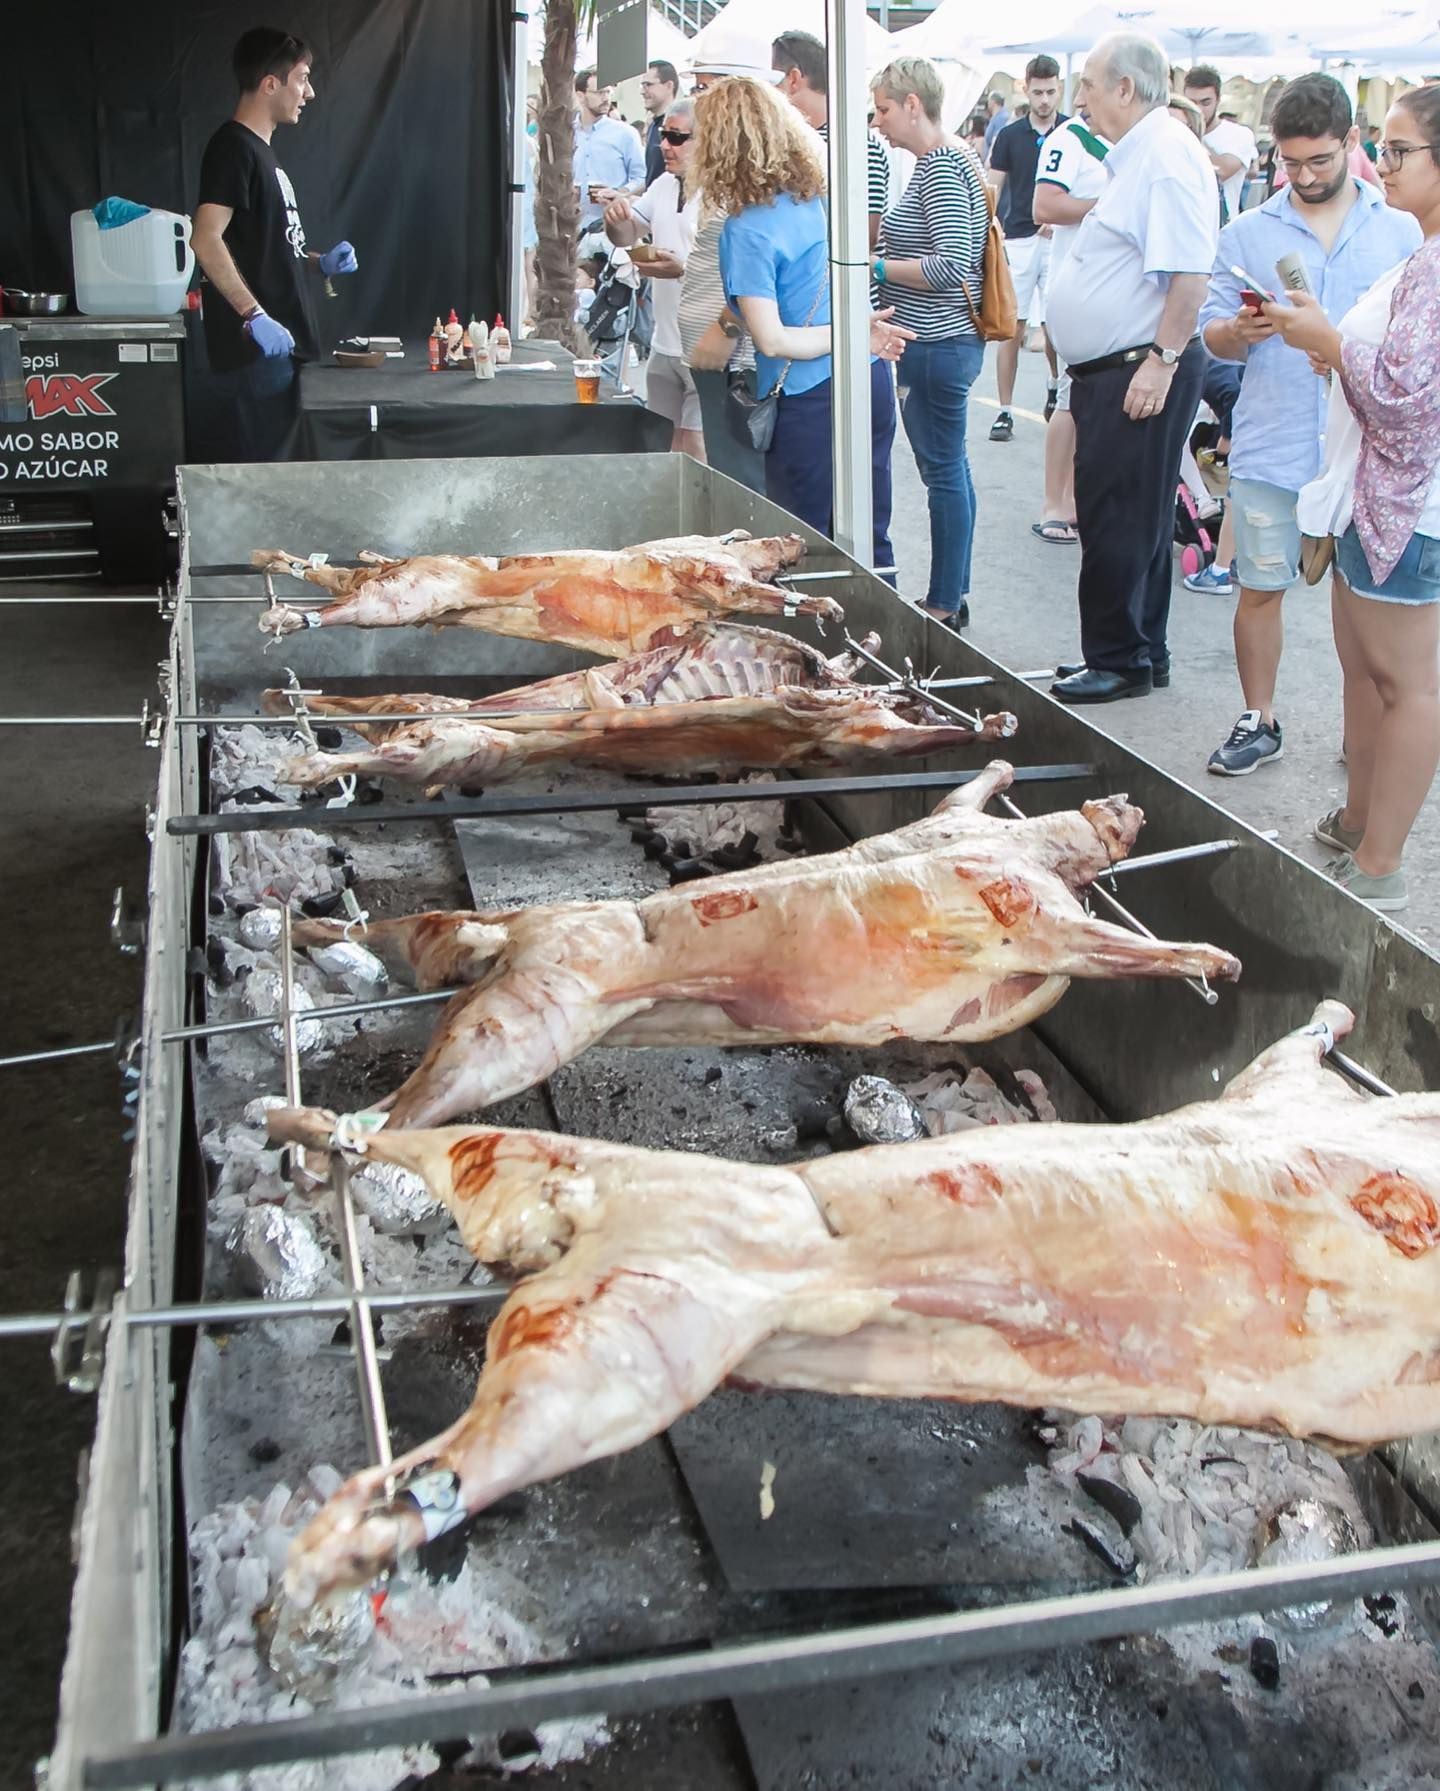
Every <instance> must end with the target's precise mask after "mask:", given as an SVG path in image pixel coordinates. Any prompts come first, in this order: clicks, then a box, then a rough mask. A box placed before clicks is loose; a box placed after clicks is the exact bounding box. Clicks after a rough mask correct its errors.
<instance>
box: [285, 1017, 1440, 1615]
mask: <svg viewBox="0 0 1440 1791" xmlns="http://www.w3.org/2000/svg"><path fill="white" fill-rule="evenodd" d="M1352 1019H1353V1017H1352V1015H1351V1014H1350V1012H1349V1010H1348V1009H1346V1008H1344V1007H1341V1006H1340V1005H1339V1003H1338V1002H1326V1003H1322V1005H1321V1006H1320V1008H1319V1009H1317V1011H1316V1014H1315V1018H1314V1021H1313V1022H1312V1023H1311V1025H1310V1026H1308V1027H1306V1028H1305V1029H1304V1030H1303V1031H1300V1032H1296V1033H1292V1034H1291V1035H1290V1036H1289V1037H1288V1038H1286V1039H1283V1040H1281V1041H1280V1043H1278V1044H1276V1045H1273V1046H1271V1048H1270V1049H1269V1050H1268V1051H1266V1052H1264V1053H1263V1054H1262V1055H1261V1056H1260V1057H1259V1058H1257V1059H1256V1061H1255V1062H1254V1063H1253V1064H1252V1065H1251V1066H1250V1067H1249V1069H1247V1070H1245V1071H1244V1072H1243V1073H1242V1074H1241V1075H1239V1076H1238V1077H1236V1079H1235V1080H1234V1081H1233V1082H1232V1083H1231V1084H1230V1085H1229V1087H1228V1088H1227V1089H1226V1090H1225V1092H1224V1094H1223V1095H1222V1096H1221V1097H1220V1098H1219V1099H1218V1100H1212V1101H1205V1102H1201V1103H1199V1104H1197V1105H1195V1106H1191V1107H1183V1108H1181V1109H1179V1111H1177V1112H1174V1113H1169V1114H1164V1115H1162V1116H1160V1117H1159V1118H1157V1119H1151V1120H1145V1121H1142V1122H1140V1123H1138V1124H1133V1125H1093V1126H1079V1125H1046V1126H1001V1127H993V1126H992V1127H985V1128H983V1129H981V1130H979V1131H974V1132H965V1133H959V1134H953V1135H951V1136H949V1137H945V1138H937V1139H929V1140H921V1141H919V1142H917V1143H913V1144H901V1145H880V1146H876V1147H874V1148H872V1149H870V1150H863V1151H856V1152H849V1153H843V1154H840V1155H836V1156H831V1157H826V1158H821V1159H819V1160H815V1161H810V1162H804V1163H797V1164H795V1165H794V1166H793V1167H790V1168H772V1167H768V1166H763V1165H758V1164H753V1163H732V1162H725V1161H722V1160H719V1159H717V1158H713V1157H702V1156H686V1155H682V1154H679V1153H674V1152H666V1151H650V1150H640V1149H636V1148H634V1147H631V1146H627V1145H620V1144H608V1143H600V1142H596V1141H594V1140H590V1139H581V1138H569V1137H560V1136H556V1135H554V1134H549V1133H544V1132H525V1131H505V1130H501V1129H499V1128H488V1129H485V1128H482V1129H478V1130H477V1129H474V1128H468V1127H459V1126H456V1127H448V1128H443V1129H439V1130H433V1131H418V1132H395V1131H392V1130H391V1129H390V1128H389V1127H386V1128H385V1129H383V1130H381V1131H379V1132H378V1133H375V1134H373V1135H371V1136H370V1137H369V1138H368V1140H367V1141H366V1143H365V1144H364V1146H363V1148H364V1149H365V1150H367V1151H368V1152H369V1154H370V1155H371V1156H373V1157H375V1158H377V1159H379V1160H380V1161H381V1162H386V1163H398V1164H400V1165H402V1166H403V1167H404V1168H406V1169H409V1170H411V1171H413V1172H414V1173H416V1174H418V1175H420V1176H422V1177H423V1178H424V1179H425V1181H426V1182H427V1183H428V1185H429V1187H430V1190H431V1192H432V1193H433V1194H434V1195H435V1197H436V1198H437V1199H438V1200H440V1201H442V1202H443V1203H444V1204H445V1205H446V1206H447V1207H448V1208H449V1209H450V1211H451V1213H452V1214H453V1215H454V1217H455V1220H456V1222H457V1224H458V1225H459V1228H460V1232H461V1236H462V1237H463V1239H464V1241H465V1244H466V1246H467V1247H468V1248H469V1249H470V1250H472V1251H473V1252H474V1253H475V1255H476V1256H477V1257H479V1258H480V1259H481V1261H483V1262H487V1263H509V1264H511V1265H513V1266H514V1267H515V1268H517V1269H520V1270H522V1271H528V1272H529V1273H528V1278H527V1279H526V1280H524V1281H522V1282H521V1284H520V1285H519V1286H518V1287H517V1288H516V1289H515V1291H514V1292H513V1293H512V1294H511V1295H510V1297H509V1299H508V1300H507V1301H506V1303H505V1305H504V1307H503V1308H502V1309H501V1311H500V1312H499V1314H498V1315H497V1316H496V1318H495V1320H494V1323H493V1324H492V1326H491V1329H490V1336H489V1344H488V1348H487V1351H486V1361H485V1367H484V1371H483V1372H482V1374H481V1377H480V1383H479V1386H478V1388H477V1390H476V1394H475V1399H474V1403H473V1404H472V1405H471V1407H470V1410H469V1411H468V1412H467V1413H466V1414H465V1416H464V1417H462V1418H461V1419H460V1420H459V1421H458V1422H457V1423H455V1424H453V1425H452V1426H451V1427H450V1428H449V1429H448V1430H446V1431H444V1432H443V1433H442V1434H441V1435H440V1436H437V1437H435V1438H433V1439H432V1440H431V1441H429V1442H427V1443H424V1444H422V1445H421V1446H420V1447H419V1448H417V1449H414V1450H412V1451H410V1452H409V1453H408V1454H406V1455H403V1456H401V1457H400V1458H399V1459H398V1460H397V1461H395V1462H394V1463H392V1464H391V1466H390V1467H388V1468H380V1467H376V1468H368V1469H366V1470H365V1471H364V1472H362V1473H360V1474H357V1475H356V1476H355V1477H354V1478H353V1479H352V1480H350V1481H349V1482H348V1483H347V1484H346V1485H345V1486H344V1487H342V1488H341V1489H340V1491H339V1492H337V1493H336V1494H335V1496H334V1497H333V1498H332V1499H331V1500H330V1502H329V1503H328V1504H327V1505H326V1506H325V1507H324V1509H323V1510H322V1511H321V1512H320V1513H319V1515H318V1516H317V1517H316V1518H315V1520H314V1521H313V1523H311V1525H310V1526H309V1528H308V1529H307V1530H305V1532H304V1533H303V1534H302V1535H301V1536H300V1537H299V1538H298V1540H297V1542H296V1544H295V1545H294V1548H293V1549H292V1552H291V1557H290V1563H289V1568H288V1572H287V1581H286V1583H287V1587H288V1589H289V1591H290V1593H291V1595H292V1596H293V1597H294V1598H295V1599H296V1600H297V1602H299V1603H301V1604H309V1603H311V1602H313V1601H314V1600H315V1599H316V1598H317V1597H320V1596H323V1595H324V1594H325V1593H327V1592H330V1591H332V1590H335V1589H337V1588H341V1587H346V1586H354V1585H364V1584H366V1583H367V1582H368V1581H369V1580H371V1579H372V1578H374V1577H375V1576H376V1575H377V1574H378V1573H381V1572H383V1571H384V1570H385V1569H387V1568H389V1567H392V1566H393V1565H394V1563H395V1561H396V1559H397V1556H398V1555H399V1554H400V1553H401V1552H403V1551H405V1550H407V1549H411V1548H413V1547H415V1546H417V1545H418V1544H419V1543H421V1542H422V1541H424V1540H425V1539H426V1538H427V1536H434V1535H437V1534H439V1533H440V1531H441V1530H444V1529H449V1528H451V1527H453V1526H454V1525H455V1524H458V1523H460V1522H461V1521H463V1519H464V1517H465V1515H466V1514H467V1513H469V1512H474V1511H480V1510H483V1509H484V1507H485V1506H487V1505H489V1504H491V1503H492V1502H493V1501H494V1500H496V1499H499V1498H501V1497H503V1496H504V1495H505V1494H506V1493H508V1492H511V1491H513V1490H514V1489H515V1488H517V1487H522V1486H526V1485H528V1484H530V1483H532V1482H534V1481H537V1480H543V1479H547V1478H549V1477H551V1476H553V1475H556V1474H562V1473H565V1472H567V1471H568V1470H569V1469H571V1468H574V1467H578V1466H580V1465H581V1464H582V1463H584V1462H587V1461H593V1460H596V1459H597V1458H600V1457H603V1456H607V1455H613V1454H616V1453H618V1452H619V1451H621V1450H624V1449H628V1448H632V1447H634V1446H635V1445H636V1444H638V1443H641V1442H644V1441H645V1440H646V1439H647V1438H649V1437H652V1436H655V1435H656V1434H658V1433H659V1432H660V1431H662V1430H664V1429H665V1428H666V1426H668V1425H669V1424H671V1423H673V1422H674V1421H675V1419H677V1418H678V1417H680V1416H681V1415H682V1414H683V1413H684V1412H686V1411H688V1410H689V1409H690V1408H691V1407H693V1406H695V1405H697V1404H698V1403H699V1402H700V1400H702V1399H703V1398H704V1397H705V1396H706V1394H707V1393H709V1392H710V1391H711V1390H712V1389H713V1388H714V1387H716V1386H717V1385H718V1384H719V1383H720V1382H721V1381H723V1380H724V1379H725V1378H726V1377H727V1376H729V1375H734V1376H736V1377H737V1378H738V1379H739V1380H740V1381H741V1382H742V1383H745V1384H750V1385H755V1386H764V1387H786V1388H808V1389H814V1390H816V1391H820V1392H827V1393H851V1394H855V1393H859V1394H872V1395H877V1396H883V1397H891V1398H897V1397H905V1398H947V1399H962V1400H974V1401H988V1400H999V1401H1003V1402H1005V1403H1007V1404H1011V1405H1020V1406H1042V1405H1044V1406H1061V1407H1065V1408H1068V1409H1070V1410H1073V1411H1082V1412H1083V1411H1103V1412H1114V1413H1135V1414H1147V1413H1148V1414H1161V1415H1165V1416H1184V1417H1190V1418H1194V1419H1196V1420H1198V1421H1200V1422H1201V1423H1206V1424H1239V1425H1250V1426H1259V1427H1273V1428H1277V1429H1280V1430H1285V1431H1289V1432H1290V1433H1291V1434H1293V1435H1296V1436H1318V1437H1322V1438H1329V1439H1339V1440H1343V1441H1345V1442H1347V1443H1352V1444H1373V1443H1378V1442H1380V1441H1382V1440H1384V1439H1387V1438H1391V1437H1399V1436H1407V1435H1409V1434H1411V1433H1412V1432H1415V1431H1422V1430H1430V1429H1433V1428H1435V1427H1436V1426H1437V1425H1440V1253H1437V1251H1436V1249H1435V1246H1436V1244H1437V1242H1440V1095H1437V1094H1429V1095H1400V1096H1397V1097H1395V1098H1393V1099H1379V1100H1377V1099H1373V1098H1371V1097H1369V1096H1365V1095H1360V1094H1358V1093H1356V1092H1355V1091H1354V1090H1353V1089H1351V1088H1349V1087H1348V1086H1347V1085H1346V1084H1345V1083H1343V1082H1342V1081H1341V1080H1340V1078H1339V1077H1338V1076H1336V1075H1333V1074H1332V1073H1330V1072H1329V1071H1326V1070H1324V1069H1323V1068H1322V1067H1321V1058H1322V1055H1323V1054H1324V1052H1325V1051H1326V1050H1327V1049H1328V1046H1329V1044H1330V1042H1331V1040H1332V1037H1333V1036H1340V1035H1343V1034H1344V1033H1345V1032H1347V1031H1348V1030H1349V1028H1350V1026H1351V1024H1352ZM335 1128H336V1121H335V1119H334V1116H333V1115H331V1114H325V1113H318V1112H315V1111H307V1110H304V1109H290V1110H288V1111H281V1112H277V1113H272V1114H271V1115H270V1132H271V1138H272V1140H274V1141H276V1142H280V1141H296V1142H299V1143H301V1144H305V1145H315V1146H317V1147H321V1148H324V1147H325V1146H326V1145H329V1144H331V1143H332V1141H333V1139H334V1136H335ZM387 1483H388V1484H389V1485H390V1486H391V1487H392V1488H393V1490H392V1491H390V1492H387Z"/></svg>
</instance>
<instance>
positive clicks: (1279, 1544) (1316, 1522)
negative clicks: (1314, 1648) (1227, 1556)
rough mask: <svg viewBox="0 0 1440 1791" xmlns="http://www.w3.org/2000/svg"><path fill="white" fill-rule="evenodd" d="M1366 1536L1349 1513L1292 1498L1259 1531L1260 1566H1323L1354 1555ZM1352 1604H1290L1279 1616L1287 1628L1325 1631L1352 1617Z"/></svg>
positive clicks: (1269, 1514)
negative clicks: (1338, 1557) (1338, 1556)
mask: <svg viewBox="0 0 1440 1791" xmlns="http://www.w3.org/2000/svg"><path fill="white" fill-rule="evenodd" d="M1360 1546H1361V1538H1360V1536H1359V1534H1358V1533H1357V1531H1356V1528H1355V1524H1354V1522H1353V1520H1352V1519H1351V1517H1350V1515H1349V1513H1348V1512H1346V1511H1344V1510H1342V1509H1341V1508H1340V1506H1338V1505H1333V1504H1331V1503H1330V1502H1329V1501H1328V1500H1326V1499H1309V1498H1302V1499H1287V1500H1286V1501H1285V1502H1284V1503H1283V1504H1281V1505H1276V1506H1273V1507H1272V1508H1271V1509H1270V1510H1269V1511H1268V1512H1266V1513H1265V1514H1264V1516H1263V1517H1262V1518H1261V1519H1260V1522H1259V1524H1258V1525H1257V1526H1256V1530H1255V1544H1254V1551H1255V1552H1254V1562H1255V1565H1256V1566H1257V1567H1299V1566H1303V1565H1307V1564H1308V1565H1313V1566H1318V1565H1319V1564H1320V1563H1322V1562H1325V1561H1333V1560H1334V1559H1335V1558H1336V1556H1337V1555H1350V1554H1354V1553H1355V1552H1356V1550H1357V1549H1359V1548H1360ZM1351 1609H1352V1606H1351V1602H1350V1601H1349V1600H1344V1599H1342V1600H1338V1601H1337V1600H1334V1599H1324V1600H1321V1601H1320V1602H1319V1603H1316V1604H1296V1605H1287V1606H1286V1607H1285V1608H1284V1609H1283V1610H1278V1611H1276V1612H1275V1614H1274V1621H1275V1622H1276V1623H1277V1624H1280V1625H1283V1626H1284V1627H1285V1628H1286V1629H1295V1630H1311V1629H1324V1628H1327V1627H1328V1626H1330V1625H1331V1624H1336V1623H1343V1622H1345V1620H1346V1619H1347V1617H1348V1616H1349V1615H1350V1614H1351Z"/></svg>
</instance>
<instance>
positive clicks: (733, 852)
mask: <svg viewBox="0 0 1440 1791" xmlns="http://www.w3.org/2000/svg"><path fill="white" fill-rule="evenodd" d="M745 839H746V840H749V841H750V842H751V844H750V845H748V846H747V845H746V844H745V841H744V840H742V841H741V842H740V844H739V845H737V846H717V847H716V848H715V850H714V851H713V852H712V853H711V854H710V862H711V864H713V865H714V866H715V868H716V870H717V871H748V870H749V869H750V867H751V865H753V864H757V863H758V862H759V854H758V853H757V852H756V850H755V844H756V841H755V835H754V834H753V833H747V834H746V835H745Z"/></svg>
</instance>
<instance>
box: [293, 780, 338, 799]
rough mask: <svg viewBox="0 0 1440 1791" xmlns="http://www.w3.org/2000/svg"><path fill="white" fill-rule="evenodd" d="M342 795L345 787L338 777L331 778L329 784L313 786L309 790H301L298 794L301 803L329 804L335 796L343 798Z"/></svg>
mask: <svg viewBox="0 0 1440 1791" xmlns="http://www.w3.org/2000/svg"><path fill="white" fill-rule="evenodd" d="M344 794H345V786H344V785H343V784H342V783H341V782H340V779H339V778H338V777H332V778H331V779H330V781H329V783H325V784H315V785H314V786H313V787H312V788H311V789H308V790H302V791H301V792H300V801H301V802H302V803H306V802H330V801H332V800H333V799H334V798H335V797H336V796H343V795H344Z"/></svg>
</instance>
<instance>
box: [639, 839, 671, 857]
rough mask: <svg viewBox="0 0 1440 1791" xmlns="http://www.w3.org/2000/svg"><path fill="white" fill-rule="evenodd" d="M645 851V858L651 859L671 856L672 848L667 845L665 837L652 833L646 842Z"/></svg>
mask: <svg viewBox="0 0 1440 1791" xmlns="http://www.w3.org/2000/svg"><path fill="white" fill-rule="evenodd" d="M644 851H645V856H646V857H647V858H650V859H657V858H668V857H669V856H670V847H669V846H668V844H667V843H666V841H665V837H664V835H663V834H659V833H652V834H651V836H650V838H649V839H648V840H646V841H645V842H644Z"/></svg>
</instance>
